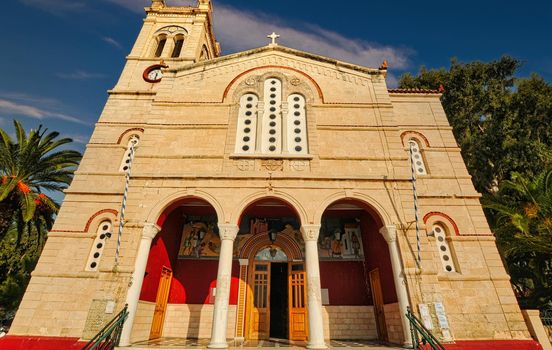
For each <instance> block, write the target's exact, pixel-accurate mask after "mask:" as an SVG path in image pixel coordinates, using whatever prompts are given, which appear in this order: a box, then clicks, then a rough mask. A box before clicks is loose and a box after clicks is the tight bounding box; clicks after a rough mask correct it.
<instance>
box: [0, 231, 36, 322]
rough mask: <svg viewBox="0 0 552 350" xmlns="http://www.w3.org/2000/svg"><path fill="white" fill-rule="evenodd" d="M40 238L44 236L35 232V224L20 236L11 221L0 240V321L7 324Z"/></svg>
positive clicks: (22, 288)
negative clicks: (9, 226) (8, 228)
mask: <svg viewBox="0 0 552 350" xmlns="http://www.w3.org/2000/svg"><path fill="white" fill-rule="evenodd" d="M18 240H20V241H19V243H18V242H17V241H18ZM44 241H45V236H44V235H41V236H39V231H37V230H36V228H35V227H33V228H32V229H31V231H30V232H26V234H25V235H23V237H20V235H18V233H17V228H16V226H15V225H13V226H12V227H11V228H10V230H9V231H8V233H7V235H6V236H5V237H4V239H3V240H2V241H0V323H8V324H9V323H10V322H11V320H12V319H13V317H14V315H15V310H17V307H18V306H19V303H20V302H21V299H22V297H23V294H24V293H25V289H26V288H27V285H28V283H29V280H30V279H31V272H32V271H33V270H34V268H35V266H36V263H37V262H38V258H39V256H40V253H41V251H42V247H43V245H44Z"/></svg>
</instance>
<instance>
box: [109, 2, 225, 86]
mask: <svg viewBox="0 0 552 350" xmlns="http://www.w3.org/2000/svg"><path fill="white" fill-rule="evenodd" d="M212 11H213V7H212V4H211V1H210V0H198V3H197V6H195V7H194V6H170V5H168V4H167V1H166V0H151V6H149V7H146V8H145V12H146V18H145V19H144V25H143V26H142V29H141V30H140V33H139V34H138V38H137V39H136V42H135V44H134V47H133V48H132V51H131V52H130V54H129V55H128V56H127V62H126V65H125V68H124V70H123V72H122V74H121V78H120V80H119V82H118V83H117V86H116V87H115V89H114V90H115V91H117V90H126V91H128V90H144V89H149V88H151V87H152V86H151V85H150V84H152V83H155V82H157V81H158V80H159V78H160V77H161V76H162V72H161V68H166V67H170V68H177V67H179V66H182V65H188V64H192V63H196V62H200V61H203V60H208V59H212V58H215V57H218V56H220V51H221V50H220V45H219V43H218V42H217V41H216V39H215V34H214V32H213V22H212ZM156 67H157V68H158V69H159V70H158V71H157V70H155V69H156ZM152 70H153V72H151V71H152ZM148 76H149V77H148Z"/></svg>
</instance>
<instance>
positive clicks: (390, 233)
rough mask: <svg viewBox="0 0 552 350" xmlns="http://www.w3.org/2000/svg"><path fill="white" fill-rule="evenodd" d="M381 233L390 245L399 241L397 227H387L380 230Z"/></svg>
mask: <svg viewBox="0 0 552 350" xmlns="http://www.w3.org/2000/svg"><path fill="white" fill-rule="evenodd" d="M379 232H380V233H381V235H382V236H383V238H384V239H385V241H386V242H387V243H388V244H391V243H395V242H396V241H397V226H395V225H385V226H383V227H382V228H380V230H379Z"/></svg>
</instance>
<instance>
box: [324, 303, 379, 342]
mask: <svg viewBox="0 0 552 350" xmlns="http://www.w3.org/2000/svg"><path fill="white" fill-rule="evenodd" d="M322 309H323V315H324V336H325V337H326V338H327V339H377V338H378V332H377V330H376V319H375V316H374V307H373V306H358V305H356V306H329V305H326V306H323V307H322Z"/></svg>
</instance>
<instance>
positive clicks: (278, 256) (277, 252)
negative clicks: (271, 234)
mask: <svg viewBox="0 0 552 350" xmlns="http://www.w3.org/2000/svg"><path fill="white" fill-rule="evenodd" d="M255 260H260V261H288V258H287V255H286V253H284V251H283V250H282V249H281V248H279V247H266V248H265V249H263V250H260V251H259V252H258V253H257V255H255Z"/></svg>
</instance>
